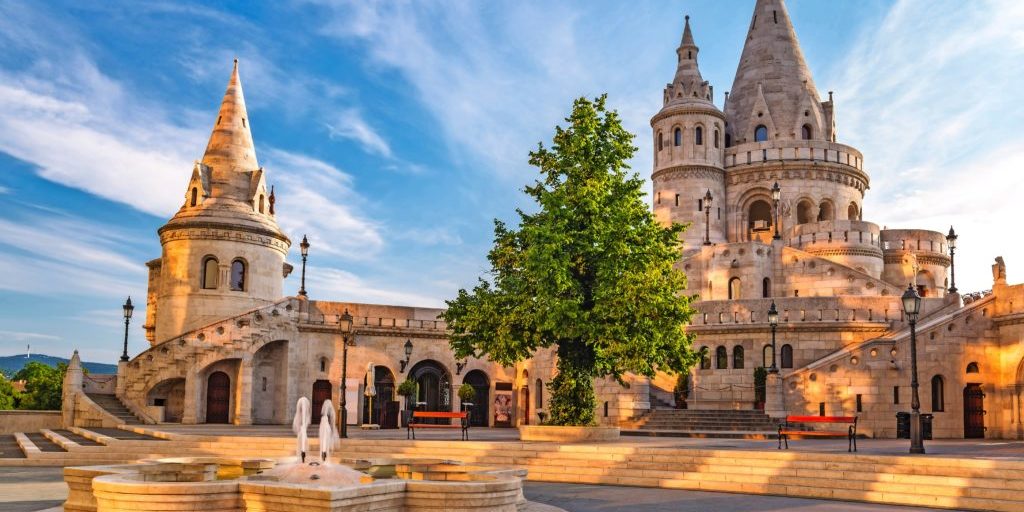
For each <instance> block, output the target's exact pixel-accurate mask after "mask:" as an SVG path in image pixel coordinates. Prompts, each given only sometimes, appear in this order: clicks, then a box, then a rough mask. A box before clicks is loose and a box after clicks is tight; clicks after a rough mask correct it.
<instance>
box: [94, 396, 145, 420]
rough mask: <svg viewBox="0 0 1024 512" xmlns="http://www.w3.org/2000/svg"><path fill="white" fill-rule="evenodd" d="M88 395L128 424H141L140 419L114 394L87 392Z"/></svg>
mask: <svg viewBox="0 0 1024 512" xmlns="http://www.w3.org/2000/svg"><path fill="white" fill-rule="evenodd" d="M88 397H89V398H90V399H91V400H92V401H93V402H95V403H96V405H98V406H100V407H102V408H103V409H104V410H105V411H107V412H108V413H110V414H112V415H113V416H115V417H117V418H118V419H119V420H121V421H123V422H125V423H126V424H129V425H141V424H142V421H141V420H140V419H139V418H138V417H137V416H135V414H133V413H132V412H131V410H130V409H128V407H127V406H125V405H124V403H122V402H121V400H120V399H119V398H117V397H116V396H114V395H99V394H95V393H89V394H88Z"/></svg>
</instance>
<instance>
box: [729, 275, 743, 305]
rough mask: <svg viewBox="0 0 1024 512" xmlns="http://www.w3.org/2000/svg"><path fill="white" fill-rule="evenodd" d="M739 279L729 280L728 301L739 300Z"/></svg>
mask: <svg viewBox="0 0 1024 512" xmlns="http://www.w3.org/2000/svg"><path fill="white" fill-rule="evenodd" d="M740 284H741V283H740V278H738V277H734V278H732V279H730V280H729V300H736V299H739V298H740Z"/></svg>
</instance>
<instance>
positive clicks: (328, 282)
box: [306, 266, 444, 307]
mask: <svg viewBox="0 0 1024 512" xmlns="http://www.w3.org/2000/svg"><path fill="white" fill-rule="evenodd" d="M306 281H307V282H308V288H309V289H310V290H311V291H310V293H312V294H314V296H316V297H317V298H318V299H323V300H336V301H351V302H363V303H369V304H392V305H398V306H418V307H441V306H442V305H443V304H444V302H443V301H441V300H439V299H438V298H437V297H432V296H426V295H421V294H418V293H415V292H410V291H408V290H407V288H408V287H403V288H401V289H397V288H392V287H390V286H387V285H382V284H379V283H374V282H370V281H368V280H367V279H364V278H361V277H359V276H357V275H355V274H353V273H351V272H346V271H344V270H338V269H333V268H319V267H312V266H311V267H308V272H307V277H306Z"/></svg>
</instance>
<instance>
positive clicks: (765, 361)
mask: <svg viewBox="0 0 1024 512" xmlns="http://www.w3.org/2000/svg"><path fill="white" fill-rule="evenodd" d="M771 365H772V346H771V345H765V346H764V348H762V349H761V366H763V367H765V368H768V367H769V366H771Z"/></svg>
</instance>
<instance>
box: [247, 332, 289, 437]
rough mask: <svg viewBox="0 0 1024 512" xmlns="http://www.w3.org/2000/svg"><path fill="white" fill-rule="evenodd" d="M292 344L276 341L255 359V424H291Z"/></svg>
mask: <svg viewBox="0 0 1024 512" xmlns="http://www.w3.org/2000/svg"><path fill="white" fill-rule="evenodd" d="M287 374H288V342H287V341H284V340H279V341H272V342H270V343H267V344H266V345H263V346H262V347H260V349H259V350H257V351H256V353H255V354H253V356H252V422H253V423H254V424H257V425H260V424H263V425H267V424H284V423H288V418H287V416H288V410H287V409H288V408H287V405H286V403H287V401H288V375H287Z"/></svg>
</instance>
